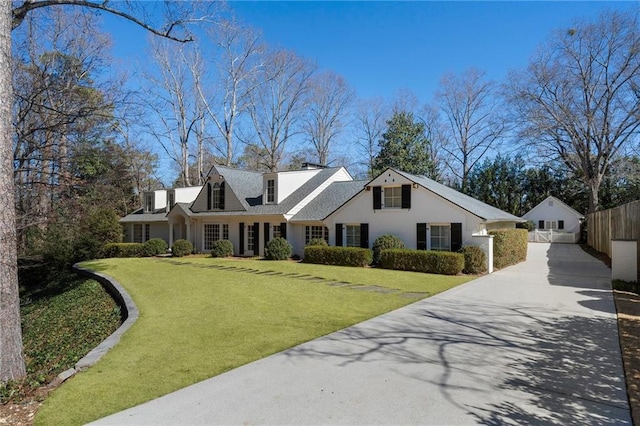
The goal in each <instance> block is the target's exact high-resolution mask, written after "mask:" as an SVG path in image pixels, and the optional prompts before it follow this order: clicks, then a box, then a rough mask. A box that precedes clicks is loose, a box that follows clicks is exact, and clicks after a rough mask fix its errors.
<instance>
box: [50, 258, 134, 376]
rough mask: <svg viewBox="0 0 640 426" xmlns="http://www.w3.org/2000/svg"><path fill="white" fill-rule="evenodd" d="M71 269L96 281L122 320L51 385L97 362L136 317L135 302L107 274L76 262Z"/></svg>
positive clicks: (118, 339) (117, 340) (116, 342)
mask: <svg viewBox="0 0 640 426" xmlns="http://www.w3.org/2000/svg"><path fill="white" fill-rule="evenodd" d="M73 270H74V271H75V272H76V273H78V274H80V275H85V276H87V277H90V278H92V279H94V280H96V281H98V282H99V283H100V284H101V285H102V286H103V287H104V288H105V290H107V292H109V294H110V295H111V297H113V299H114V300H115V301H116V303H117V304H118V305H119V306H120V312H121V315H122V319H123V320H124V321H123V322H122V324H121V325H120V327H118V329H117V330H116V331H114V332H113V333H112V334H111V335H110V336H109V337H107V338H106V339H104V340H103V341H102V342H101V343H100V344H99V345H98V346H96V347H95V348H93V350H91V351H90V352H89V353H88V354H86V355H85V356H84V357H82V358H81V359H80V360H79V361H78V362H77V363H76V365H75V366H74V367H73V368H70V369H68V370H66V371H63V372H62V373H60V374H58V377H56V378H55V379H54V380H53V382H52V383H51V386H53V387H55V386H58V385H60V384H61V383H62V382H64V381H65V380H67V379H69V378H70V377H73V376H74V375H75V374H76V373H78V372H79V371H82V370H86V369H87V368H89V367H91V366H92V365H94V364H95V363H96V362H98V360H99V359H100V358H102V356H103V355H104V354H106V353H107V352H108V351H109V350H110V349H111V348H113V347H114V346H115V345H116V344H118V342H119V341H120V338H121V337H122V335H123V334H124V333H125V332H126V331H127V330H128V329H129V328H130V327H131V326H132V325H133V323H135V322H136V320H137V319H138V308H137V307H136V304H135V303H134V302H133V299H131V296H129V293H127V291H126V290H125V289H124V288H123V287H122V286H121V285H120V283H119V282H117V281H116V280H114V279H113V278H111V277H109V276H107V275H104V274H101V273H99V272H94V271H91V270H89V269H85V268H83V267H81V266H78V264H75V265H73Z"/></svg>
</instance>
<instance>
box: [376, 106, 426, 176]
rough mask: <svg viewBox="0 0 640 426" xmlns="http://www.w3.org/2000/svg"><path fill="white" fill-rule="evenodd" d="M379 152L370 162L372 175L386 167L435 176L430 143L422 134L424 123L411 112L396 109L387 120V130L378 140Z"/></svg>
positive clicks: (423, 132)
mask: <svg viewBox="0 0 640 426" xmlns="http://www.w3.org/2000/svg"><path fill="white" fill-rule="evenodd" d="M379 145H380V152H379V153H378V155H377V156H376V157H375V159H374V161H373V170H374V175H377V174H379V173H380V172H382V171H384V169H385V168H387V167H394V168H397V169H400V170H404V171H405V172H408V173H413V174H416V175H423V176H427V177H430V178H433V177H435V174H436V165H435V164H434V162H433V160H432V159H431V156H430V152H431V150H430V142H429V140H428V139H427V137H426V136H425V126H424V123H422V122H420V121H416V120H415V119H414V117H413V114H412V113H410V112H405V111H396V112H394V113H393V115H392V117H391V118H390V119H389V120H388V121H387V131H386V132H385V133H383V134H382V139H380V141H379Z"/></svg>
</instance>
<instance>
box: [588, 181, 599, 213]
mask: <svg viewBox="0 0 640 426" xmlns="http://www.w3.org/2000/svg"><path fill="white" fill-rule="evenodd" d="M601 182H602V179H599V178H593V179H591V180H590V181H589V182H587V187H588V188H589V213H594V212H596V211H597V210H598V208H599V207H600V199H599V197H598V192H599V191H600V183H601Z"/></svg>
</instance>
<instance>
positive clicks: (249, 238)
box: [247, 225, 255, 251]
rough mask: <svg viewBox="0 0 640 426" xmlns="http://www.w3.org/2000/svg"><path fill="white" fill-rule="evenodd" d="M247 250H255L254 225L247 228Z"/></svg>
mask: <svg viewBox="0 0 640 426" xmlns="http://www.w3.org/2000/svg"><path fill="white" fill-rule="evenodd" d="M247 250H249V251H254V250H255V238H254V235H253V225H249V226H247Z"/></svg>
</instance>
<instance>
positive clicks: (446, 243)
mask: <svg viewBox="0 0 640 426" xmlns="http://www.w3.org/2000/svg"><path fill="white" fill-rule="evenodd" d="M430 228H431V250H438V251H451V226H449V225H431V227H430Z"/></svg>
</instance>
